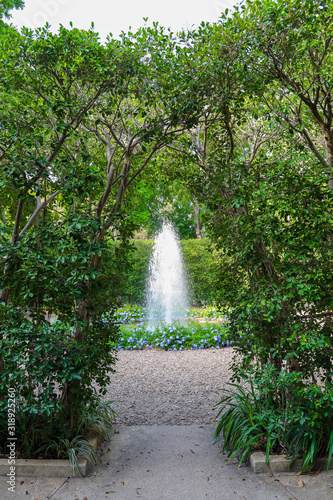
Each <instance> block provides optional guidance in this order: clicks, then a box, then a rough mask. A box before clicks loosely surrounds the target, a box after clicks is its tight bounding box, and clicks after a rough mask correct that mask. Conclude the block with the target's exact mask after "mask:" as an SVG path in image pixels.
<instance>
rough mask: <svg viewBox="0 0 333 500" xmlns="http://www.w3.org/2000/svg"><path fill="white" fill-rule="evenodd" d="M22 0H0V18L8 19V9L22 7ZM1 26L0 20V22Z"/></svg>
mask: <svg viewBox="0 0 333 500" xmlns="http://www.w3.org/2000/svg"><path fill="white" fill-rule="evenodd" d="M23 7H24V0H1V4H0V20H1V19H3V18H7V19H9V18H10V17H11V14H10V11H11V10H12V9H23ZM0 27H1V22H0Z"/></svg>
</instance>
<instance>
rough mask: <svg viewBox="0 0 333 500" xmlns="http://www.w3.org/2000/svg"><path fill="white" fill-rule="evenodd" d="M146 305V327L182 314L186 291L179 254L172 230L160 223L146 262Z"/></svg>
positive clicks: (169, 226)
mask: <svg viewBox="0 0 333 500" xmlns="http://www.w3.org/2000/svg"><path fill="white" fill-rule="evenodd" d="M147 305H148V317H149V324H150V327H151V328H153V327H154V324H156V322H158V321H165V322H166V323H172V322H173V321H175V320H177V319H178V320H179V319H181V318H185V317H186V307H187V293H186V279H185V273H184V269H183V262H182V254H181V249H180V246H179V242H178V238H177V235H176V233H175V230H174V229H173V227H172V224H171V223H170V222H164V223H163V226H162V229H161V231H160V232H159V233H158V235H157V236H156V237H155V245H154V251H153V255H152V257H151V260H150V264H149V281H148V287H147Z"/></svg>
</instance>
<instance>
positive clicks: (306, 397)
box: [213, 372, 333, 472]
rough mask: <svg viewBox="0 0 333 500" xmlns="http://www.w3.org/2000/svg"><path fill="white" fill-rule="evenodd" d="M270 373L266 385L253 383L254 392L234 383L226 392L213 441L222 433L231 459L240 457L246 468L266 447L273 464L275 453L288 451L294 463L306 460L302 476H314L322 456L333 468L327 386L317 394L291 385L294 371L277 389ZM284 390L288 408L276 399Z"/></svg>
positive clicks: (332, 412) (331, 417) (332, 425)
mask: <svg viewBox="0 0 333 500" xmlns="http://www.w3.org/2000/svg"><path fill="white" fill-rule="evenodd" d="M267 375H268V372H266V374H265V377H266V378H265V379H264V380H265V382H263V379H262V380H260V381H254V382H250V383H249V388H245V387H243V386H241V385H239V384H229V385H230V386H231V388H232V389H231V390H225V391H224V397H223V398H222V400H221V401H220V403H218V405H216V406H220V411H219V413H218V415H217V417H216V419H218V420H219V423H218V426H217V428H216V432H215V436H214V440H213V442H215V441H216V439H217V438H218V437H219V435H220V434H222V435H223V438H224V444H223V451H224V452H225V453H228V456H229V457H230V458H232V457H233V456H237V457H238V458H239V462H240V464H241V463H242V462H243V461H244V460H246V459H247V458H248V457H249V456H250V454H251V453H252V451H253V450H254V449H260V450H263V451H265V453H266V463H267V465H269V455H270V453H280V452H283V453H285V454H286V455H287V456H288V457H289V458H290V465H291V464H292V463H293V461H294V460H295V459H296V458H302V469H301V471H302V472H304V471H305V470H308V471H309V472H311V467H312V465H313V464H314V463H315V462H316V460H317V459H318V458H319V457H322V456H324V457H326V458H327V459H328V465H327V470H328V467H329V463H330V460H331V458H332V456H333V430H332V429H333V410H332V400H331V399H332V398H331V397H329V394H328V392H327V391H326V390H325V388H322V390H316V393H314V390H313V387H311V385H309V386H299V385H297V383H291V379H290V376H289V375H290V374H288V373H286V374H285V375H284V376H283V377H281V378H280V379H279V380H278V382H277V384H275V387H274V389H273V385H274V384H272V383H271V381H269V380H268V378H267ZM283 391H284V393H285V394H288V398H287V402H286V403H285V404H284V405H283V404H282V401H283V398H280V397H279V396H278V398H276V395H277V394H278V395H280V396H281V395H282V393H283ZM274 392H275V394H274ZM310 393H311V398H310ZM285 401H286V400H285Z"/></svg>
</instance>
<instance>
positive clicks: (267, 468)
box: [250, 451, 333, 474]
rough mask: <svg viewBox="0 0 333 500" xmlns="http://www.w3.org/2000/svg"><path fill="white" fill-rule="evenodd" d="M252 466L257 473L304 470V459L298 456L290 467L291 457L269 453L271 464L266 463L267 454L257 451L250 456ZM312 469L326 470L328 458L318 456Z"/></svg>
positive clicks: (330, 465)
mask: <svg viewBox="0 0 333 500" xmlns="http://www.w3.org/2000/svg"><path fill="white" fill-rule="evenodd" d="M250 463H251V468H252V470H253V472H254V473H255V474H260V473H263V472H271V473H274V472H275V473H277V472H301V470H302V459H301V458H296V460H295V461H294V462H293V464H292V466H291V467H290V458H287V456H286V455H269V462H268V463H269V465H267V464H266V455H265V453H264V452H262V451H255V452H254V453H252V455H251V456H250ZM311 468H312V470H314V469H320V470H326V468H327V458H318V460H316V461H315V463H314V464H313V466H312V467H311ZM328 468H329V469H333V458H332V459H331V461H330V464H329V467H328Z"/></svg>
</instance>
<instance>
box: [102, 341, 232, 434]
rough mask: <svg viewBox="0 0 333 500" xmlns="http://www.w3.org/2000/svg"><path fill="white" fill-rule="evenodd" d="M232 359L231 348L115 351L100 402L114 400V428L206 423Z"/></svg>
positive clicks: (212, 411) (223, 385)
mask: <svg viewBox="0 0 333 500" xmlns="http://www.w3.org/2000/svg"><path fill="white" fill-rule="evenodd" d="M232 356H233V350H232V348H224V349H199V350H186V351H162V350H158V349H154V348H152V349H144V350H142V351H139V350H136V351H120V352H119V353H118V361H117V363H116V373H114V374H113V375H112V381H111V384H110V385H109V386H108V394H107V395H106V396H105V399H108V400H111V401H115V402H116V405H115V409H116V411H117V413H118V414H119V419H118V424H120V425H190V424H210V423H212V422H214V419H215V416H216V414H217V409H216V408H214V405H216V403H218V402H219V401H220V400H221V396H222V389H223V388H225V387H227V386H226V384H227V383H228V382H229V381H230V376H231V373H230V371H229V367H230V363H231V360H232Z"/></svg>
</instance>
